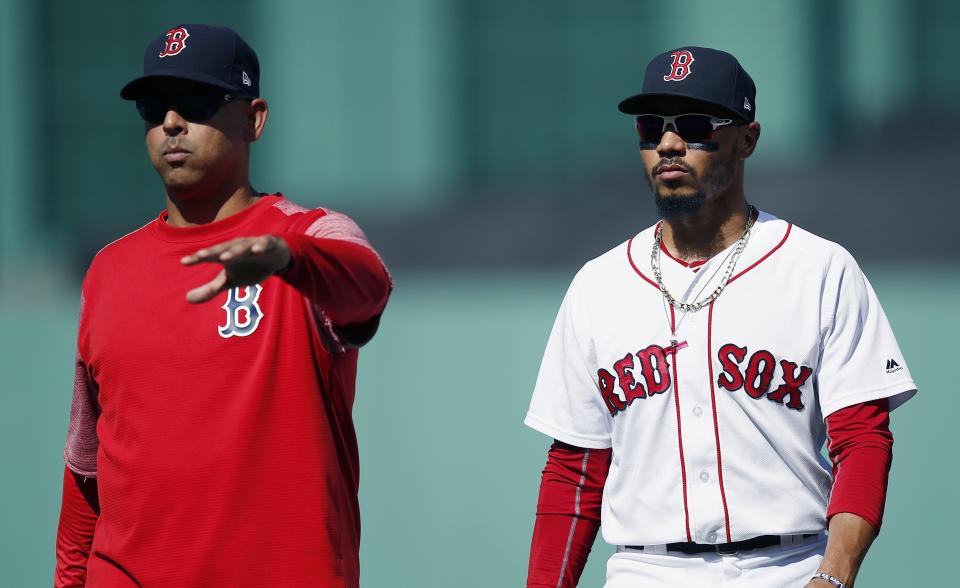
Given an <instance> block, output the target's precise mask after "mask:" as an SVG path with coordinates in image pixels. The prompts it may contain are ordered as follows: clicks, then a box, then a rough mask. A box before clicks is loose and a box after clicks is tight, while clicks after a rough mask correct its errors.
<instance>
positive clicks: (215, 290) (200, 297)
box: [187, 269, 227, 304]
mask: <svg viewBox="0 0 960 588" xmlns="http://www.w3.org/2000/svg"><path fill="white" fill-rule="evenodd" d="M226 289H227V270H225V269H224V270H220V273H218V274H217V276H216V277H215V278H213V279H212V280H210V281H209V282H207V283H206V284H204V285H202V286H199V287H197V288H194V289H193V290H190V291H189V292H187V302H191V303H193V304H199V303H201V302H206V301H208V300H211V299H212V298H213V297H214V296H216V295H217V294H219V293H220V292H223V291H224V290H226Z"/></svg>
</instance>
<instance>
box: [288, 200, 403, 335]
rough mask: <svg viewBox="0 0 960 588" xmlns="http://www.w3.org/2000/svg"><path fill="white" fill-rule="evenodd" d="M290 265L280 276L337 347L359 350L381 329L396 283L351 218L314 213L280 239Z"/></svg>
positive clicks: (336, 213)
mask: <svg viewBox="0 0 960 588" xmlns="http://www.w3.org/2000/svg"><path fill="white" fill-rule="evenodd" d="M280 236H281V237H283V239H284V240H285V241H286V243H287V245H288V247H289V248H290V254H291V267H290V268H289V269H288V270H286V271H285V272H283V273H282V274H280V277H281V278H282V279H283V280H284V281H286V282H287V283H289V284H290V285H292V286H293V287H294V288H296V289H297V290H299V291H300V292H302V293H303V294H304V295H305V296H306V297H307V298H308V299H309V300H310V301H311V302H312V303H313V305H314V307H315V309H316V311H317V313H318V315H319V318H318V322H319V323H320V326H321V327H322V328H323V329H324V331H325V332H327V333H328V334H329V335H330V336H331V338H332V339H333V341H334V344H335V345H336V346H338V347H340V348H341V349H342V348H347V347H360V346H361V345H363V344H365V343H366V342H367V341H369V340H370V339H371V338H372V337H373V335H374V333H375V332H376V330H377V327H378V325H379V320H380V315H381V313H382V312H383V309H384V306H385V305H386V303H387V298H388V297H389V294H390V291H391V289H392V281H391V279H390V274H389V272H388V271H387V269H386V266H385V265H384V264H383V260H382V259H381V258H380V256H379V255H378V254H377V252H376V251H375V250H374V249H373V247H372V246H371V245H370V243H369V242H368V241H367V238H366V236H365V235H364V233H363V231H362V230H361V229H360V227H359V226H358V225H357V224H356V223H355V222H354V221H353V220H352V219H350V218H349V217H348V216H346V215H344V214H341V213H338V212H333V211H327V210H325V209H316V210H313V211H310V212H308V213H306V214H303V215H299V216H298V217H297V218H296V219H295V221H294V222H293V223H292V225H291V226H290V227H289V228H288V229H287V230H286V232H284V233H283V234H281V235H280Z"/></svg>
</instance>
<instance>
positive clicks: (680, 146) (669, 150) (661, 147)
mask: <svg viewBox="0 0 960 588" xmlns="http://www.w3.org/2000/svg"><path fill="white" fill-rule="evenodd" d="M671 129H672V130H671ZM686 150H687V144H686V142H685V141H684V140H683V138H682V137H680V135H678V134H677V132H676V128H674V126H673V125H668V126H667V130H665V131H664V132H663V136H662V137H660V142H659V143H657V154H658V155H660V157H670V156H671V155H683V154H684V153H686Z"/></svg>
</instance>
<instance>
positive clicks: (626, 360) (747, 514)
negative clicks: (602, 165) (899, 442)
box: [525, 47, 916, 588]
mask: <svg viewBox="0 0 960 588" xmlns="http://www.w3.org/2000/svg"><path fill="white" fill-rule="evenodd" d="M755 96H756V89H755V86H754V83H753V80H752V79H751V78H750V76H749V75H747V73H746V72H745V71H744V70H743V68H742V67H741V65H740V64H739V63H738V61H737V60H736V58H734V57H733V56H732V55H730V54H728V53H724V52H722V51H717V50H714V49H707V48H702V47H683V48H679V49H676V50H672V51H668V52H666V53H663V54H661V55H658V56H657V57H655V58H654V59H653V60H652V61H651V62H650V63H649V65H648V66H647V70H646V75H645V77H644V82H643V88H642V92H641V93H640V94H637V95H635V96H632V97H630V98H627V99H626V100H624V101H623V102H621V103H620V106H619V108H620V110H621V111H622V112H624V113H626V114H630V115H634V116H635V117H636V126H637V131H638V134H639V138H640V154H641V158H642V160H643V164H644V167H645V169H646V174H647V179H648V181H649V183H650V187H651V189H652V191H653V193H654V196H655V199H656V204H657V207H658V210H659V211H660V215H661V217H662V220H661V221H660V222H658V223H657V224H656V225H654V226H652V227H649V228H647V229H645V230H643V231H641V232H640V233H639V234H637V235H635V236H634V237H632V238H631V239H629V240H628V241H627V242H625V243H623V244H622V245H620V246H618V247H616V248H614V249H613V250H611V251H609V252H608V253H606V254H604V255H602V256H600V257H598V258H597V259H594V260H593V261H590V262H589V263H587V264H586V265H585V266H584V267H583V268H582V269H581V270H580V271H579V272H578V273H577V275H576V277H575V278H574V280H573V283H572V284H571V285H570V288H569V290H568V291H567V294H566V297H565V298H564V301H563V304H562V306H561V308H560V311H559V314H558V315H557V319H556V323H555V324H554V327H553V331H552V332H551V334H550V339H549V341H548V343H547V348H546V351H545V352H544V357H543V363H542V365H541V367H540V373H539V376H538V378H537V384H536V388H535V390H534V393H533V399H532V401H531V403H530V410H529V412H528V413H527V416H526V421H525V422H526V424H527V425H529V426H530V427H532V428H534V429H536V430H538V431H541V432H542V433H544V434H546V435H549V436H551V437H553V438H554V439H555V441H554V443H553V446H552V447H551V449H550V451H549V453H548V460H547V466H546V469H545V470H544V473H543V478H542V482H541V487H540V498H539V503H538V506H537V521H536V525H535V528H534V534H533V542H532V547H531V554H530V569H529V575H528V579H527V586H528V587H529V586H536V587H541V586H543V587H545V586H549V587H550V588H557V587H563V586H571V587H572V586H576V584H577V581H578V579H579V576H580V573H581V571H582V570H583V566H584V564H585V563H586V559H587V555H588V554H589V551H590V546H591V545H592V543H593V540H594V538H595V536H596V532H597V529H598V527H599V526H600V523H601V522H602V529H603V537H604V539H605V540H606V541H607V542H608V543H610V544H613V545H616V546H617V551H616V553H615V554H614V555H613V556H612V557H611V558H610V560H609V561H608V563H607V583H606V587H607V588H634V587H638V586H671V587H677V586H711V587H713V586H730V587H733V586H762V587H772V586H777V587H780V586H796V587H798V588H800V587H803V586H809V587H810V588H820V587H822V588H831V587H834V588H836V587H841V588H842V587H844V586H847V587H849V586H852V585H853V582H854V579H855V577H856V574H857V571H858V568H859V566H860V563H861V562H862V561H863V558H864V556H865V555H866V552H867V549H868V548H869V546H870V544H871V542H872V541H873V539H874V538H875V537H876V535H877V533H878V532H879V529H880V525H881V522H882V517H883V505H884V500H885V494H886V482H887V474H888V471H889V468H890V461H891V445H892V442H893V438H892V436H891V434H890V430H889V412H890V411H891V410H893V409H894V408H896V407H897V406H899V405H900V404H902V403H903V402H905V401H906V400H908V399H909V398H910V397H911V396H913V394H915V393H916V385H915V384H914V382H913V380H912V378H911V376H910V372H909V370H908V369H907V366H906V362H905V361H904V359H903V356H902V355H901V353H900V349H899V347H898V345H897V342H896V340H895V338H894V336H893V333H892V331H891V328H890V325H889V324H888V322H887V318H886V316H885V315H884V312H883V309H882V308H881V307H880V303H879V302H878V301H877V298H876V296H875V294H874V292H873V289H872V288H871V286H870V284H869V282H867V280H866V278H865V277H864V275H863V273H862V272H861V271H860V268H859V267H858V266H857V264H856V262H855V261H854V260H853V258H852V257H851V256H850V254H849V253H847V251H846V250H844V249H843V248H842V247H840V246H839V245H837V244H835V243H831V242H829V241H826V240H824V239H821V238H819V237H817V236H815V235H812V234H810V233H808V232H806V231H804V230H803V229H800V228H799V227H796V226H793V225H791V224H790V223H789V222H786V221H784V220H781V219H778V218H776V217H774V216H773V215H771V214H768V213H766V212H760V211H758V210H757V209H756V208H754V206H752V205H751V204H749V203H748V202H747V199H746V197H745V194H744V188H743V186H744V162H745V161H746V159H747V158H749V157H750V156H751V155H752V154H753V152H754V151H755V149H756V147H757V144H758V140H759V138H760V124H759V123H758V122H756V120H755V113H756V101H755ZM828 439H829V444H828V453H829V456H830V461H827V460H826V459H824V458H823V457H822V456H821V453H820V450H821V448H822V447H823V445H824V443H825V442H826V441H827V440H828Z"/></svg>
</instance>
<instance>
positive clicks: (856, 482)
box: [827, 398, 893, 534]
mask: <svg viewBox="0 0 960 588" xmlns="http://www.w3.org/2000/svg"><path fill="white" fill-rule="evenodd" d="M827 435H828V437H829V439H830V441H829V444H828V452H829V455H830V459H831V461H832V462H833V492H832V494H831V495H830V503H829V505H828V506H827V520H829V519H830V517H832V516H833V515H835V514H837V513H840V512H848V513H852V514H855V515H857V516H859V517H861V518H863V519H864V520H866V521H867V522H868V523H870V524H871V525H872V526H873V528H874V531H876V532H877V533H878V534H879V533H880V526H881V525H882V523H883V508H884V504H885V502H886V496H887V477H888V474H889V472H890V464H891V461H892V459H893V434H892V433H891V432H890V402H889V400H888V399H886V398H881V399H879V400H873V401H870V402H864V403H861V404H855V405H853V406H848V407H846V408H843V409H840V410H838V411H836V412H834V413H832V414H831V415H830V416H828V417H827Z"/></svg>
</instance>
